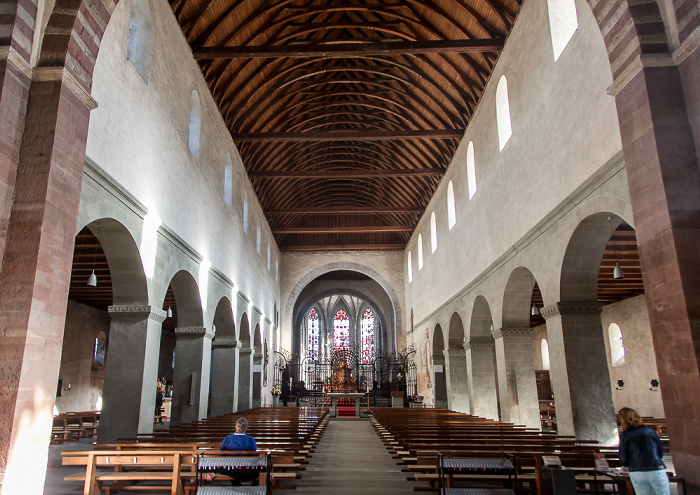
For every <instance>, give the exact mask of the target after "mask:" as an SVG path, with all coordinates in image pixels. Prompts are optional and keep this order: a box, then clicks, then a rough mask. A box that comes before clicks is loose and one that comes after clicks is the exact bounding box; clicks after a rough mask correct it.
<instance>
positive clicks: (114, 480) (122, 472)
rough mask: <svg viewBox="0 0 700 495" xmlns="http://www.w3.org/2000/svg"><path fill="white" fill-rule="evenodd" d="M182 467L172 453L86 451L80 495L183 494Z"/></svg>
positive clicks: (177, 454)
mask: <svg viewBox="0 0 700 495" xmlns="http://www.w3.org/2000/svg"><path fill="white" fill-rule="evenodd" d="M192 462H193V461H192V460H191V459H190V460H189V464H190V465H192ZM182 464H183V456H182V453H180V452H173V451H160V452H158V451H143V450H138V451H92V452H88V453H87V461H86V471H85V474H84V480H85V488H84V492H83V493H84V494H85V495H100V494H102V493H110V491H112V490H115V489H118V490H125V491H126V490H138V491H148V490H150V491H161V492H162V491H163V490H166V491H167V490H169V492H170V495H183V493H184V486H183V482H182V476H181V474H182V472H181V470H182ZM67 479H73V480H75V479H76V478H75V477H67ZM143 482H149V483H147V484H145V483H143ZM154 482H155V483H154ZM158 482H162V483H158Z"/></svg>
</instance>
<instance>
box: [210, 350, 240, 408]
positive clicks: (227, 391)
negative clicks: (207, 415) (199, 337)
mask: <svg viewBox="0 0 700 495" xmlns="http://www.w3.org/2000/svg"><path fill="white" fill-rule="evenodd" d="M237 345H239V343H238V341H237V340H233V339H230V340H226V339H214V341H213V342H212V347H213V348H214V352H213V354H214V364H213V366H212V377H211V415H212V416H221V415H222V414H230V413H232V412H235V411H236V403H235V401H234V399H235V391H236V346H237Z"/></svg>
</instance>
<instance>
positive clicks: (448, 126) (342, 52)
mask: <svg viewBox="0 0 700 495" xmlns="http://www.w3.org/2000/svg"><path fill="white" fill-rule="evenodd" d="M521 2H522V0H488V1H486V0H409V1H395V0H170V3H171V7H172V10H173V13H174V14H175V17H176V18H177V20H178V22H179V23H180V26H181V27H182V31H183V33H184V35H185V37H186V38H187V40H188V41H189V43H190V45H191V47H192V52H193V54H194V56H195V58H196V59H197V60H198V61H199V65H200V67H201V69H202V73H203V75H204V78H205V80H206V82H207V84H208V86H209V89H210V91H211V94H212V95H213V97H214V100H215V101H216V103H217V104H218V106H219V110H220V111H221V115H222V117H223V119H224V121H225V122H226V125H227V126H228V128H229V130H230V131H231V134H232V136H233V138H234V141H235V143H236V146H237V148H238V150H239V152H240V155H241V158H242V159H243V163H244V165H245V167H246V170H247V172H248V176H249V177H250V180H251V183H252V184H253V188H254V189H255V192H256V194H257V196H258V198H259V200H260V203H261V204H262V207H263V210H264V212H265V215H266V216H267V219H268V221H269V224H270V226H271V228H272V231H273V234H274V236H275V240H276V241H277V244H278V246H279V247H280V249H281V250H283V251H311V250H325V251H327V250H340V249H355V250H358V249H372V250H378V249H380V250H400V249H403V248H404V247H405V245H406V243H407V242H408V240H409V238H410V236H411V233H412V232H413V230H414V229H415V227H416V224H417V223H418V220H419V219H420V216H421V215H422V214H423V212H424V211H425V208H426V206H427V204H428V202H429V201H430V198H431V197H432V196H433V194H434V193H435V190H436V189H437V187H438V185H439V183H440V180H441V179H442V177H443V175H444V174H445V171H446V169H447V167H448V165H449V163H450V161H451V160H452V157H453V155H454V153H455V150H456V149H457V146H458V144H459V140H460V139H461V138H462V136H463V135H464V131H465V129H466V127H467V125H468V123H469V119H470V118H471V116H472V114H473V112H474V109H475V107H476V105H477V103H478V101H479V99H480V98H481V96H482V93H483V90H484V87H485V85H486V82H487V81H488V79H489V77H490V75H491V72H492V70H493V67H494V65H495V64H496V61H497V59H498V56H499V54H500V50H501V49H502V47H503V44H504V42H505V40H506V38H507V36H508V34H509V33H510V30H511V28H512V26H513V23H514V21H515V18H516V16H517V14H518V12H519V10H520V4H521Z"/></svg>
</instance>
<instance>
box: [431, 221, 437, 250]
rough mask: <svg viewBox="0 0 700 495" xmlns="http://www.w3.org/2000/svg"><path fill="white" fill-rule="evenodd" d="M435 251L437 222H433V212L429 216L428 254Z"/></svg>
mask: <svg viewBox="0 0 700 495" xmlns="http://www.w3.org/2000/svg"><path fill="white" fill-rule="evenodd" d="M436 249H437V222H436V221H435V212H432V213H431V214H430V252H431V253H434V252H435V250H436Z"/></svg>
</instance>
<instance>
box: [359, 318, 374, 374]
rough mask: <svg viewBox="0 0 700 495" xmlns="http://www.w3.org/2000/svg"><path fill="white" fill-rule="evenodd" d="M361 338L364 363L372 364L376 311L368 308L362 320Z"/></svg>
mask: <svg viewBox="0 0 700 495" xmlns="http://www.w3.org/2000/svg"><path fill="white" fill-rule="evenodd" d="M360 333H361V335H360V338H361V339H362V364H370V363H371V362H372V357H373V355H374V313H372V310H371V309H369V308H367V309H365V312H364V313H363V314H362V321H361V322H360Z"/></svg>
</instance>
